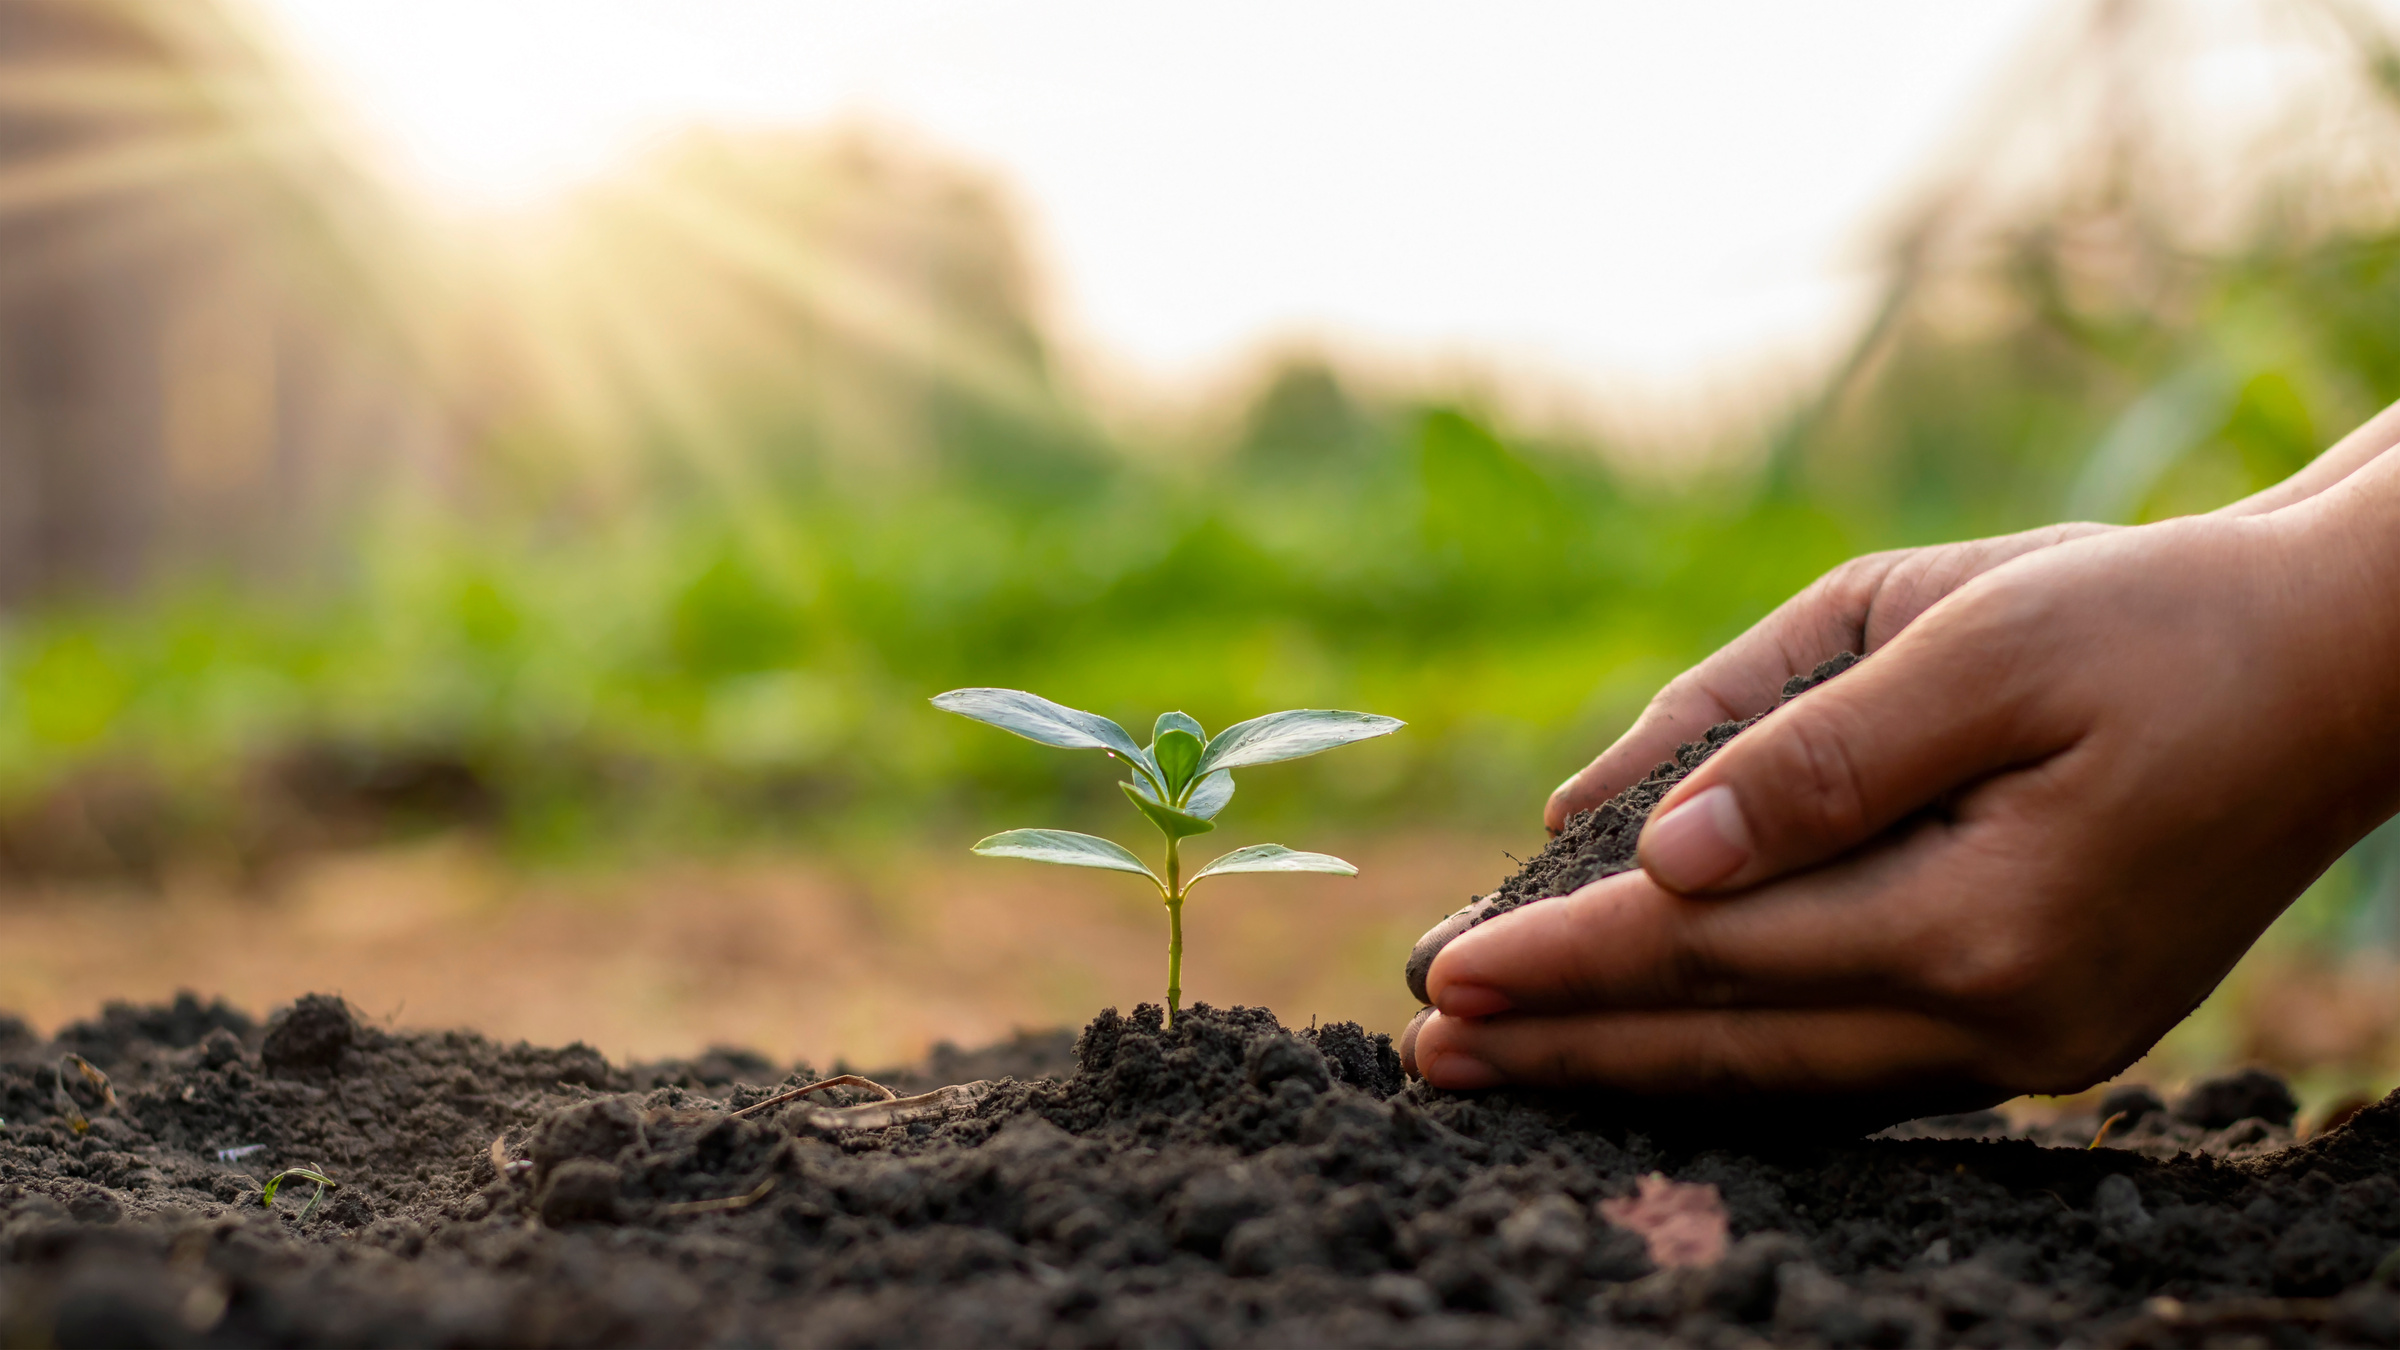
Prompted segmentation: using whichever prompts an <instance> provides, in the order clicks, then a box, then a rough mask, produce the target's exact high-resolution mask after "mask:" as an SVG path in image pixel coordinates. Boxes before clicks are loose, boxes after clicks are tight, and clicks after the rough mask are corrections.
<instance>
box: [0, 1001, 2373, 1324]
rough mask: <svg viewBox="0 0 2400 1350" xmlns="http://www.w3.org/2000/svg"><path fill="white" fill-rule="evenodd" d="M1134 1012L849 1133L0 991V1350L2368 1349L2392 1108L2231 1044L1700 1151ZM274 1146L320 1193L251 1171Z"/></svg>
mask: <svg viewBox="0 0 2400 1350" xmlns="http://www.w3.org/2000/svg"><path fill="white" fill-rule="evenodd" d="M1159 1022H1160V1019H1159V1016H1158V1012H1157V1010H1156V1009H1155V1008H1148V1007H1145V1008H1140V1009H1137V1010H1135V1012H1134V1013H1133V1014H1132V1015H1131V1016H1129V1017H1128V1016H1120V1015H1118V1014H1117V1013H1115V1012H1107V1013H1103V1014H1102V1015H1101V1016H1100V1017H1099V1018H1097V1019H1095V1020H1094V1021H1093V1022H1092V1023H1091V1024H1090V1025H1089V1026H1088V1027H1086V1028H1085V1029H1084V1031H1083V1033H1082V1035H1081V1037H1080V1039H1079V1040H1077V1041H1076V1042H1075V1043H1074V1045H1073V1053H1072V1056H1069V1055H1067V1054H1065V1053H1064V1052H1065V1050H1066V1048H1067V1047H1066V1045H1065V1042H1064V1039H1063V1038H1061V1037H1054V1038H1043V1037H1027V1038H1021V1039H1020V1040H1019V1041H1017V1042H1015V1043H1012V1044H1010V1045H1005V1046H1000V1047H995V1048H994V1049H993V1050H992V1051H990V1052H979V1053H967V1052H957V1051H951V1052H947V1053H946V1055H945V1056H943V1057H942V1062H941V1063H940V1064H939V1065H938V1066H927V1067H928V1068H933V1069H938V1071H937V1072H934V1073H933V1074H932V1075H931V1077H929V1078H918V1079H917V1080H915V1081H912V1082H906V1083H894V1084H892V1086H894V1087H896V1088H899V1089H900V1090H901V1091H903V1092H909V1091H919V1090H923V1089H925V1088H928V1087H938V1086H942V1085H944V1084H945V1083H951V1082H960V1081H968V1080H977V1079H980V1080H985V1081H986V1083H987V1086H986V1087H985V1088H983V1089H980V1090H979V1091H978V1092H976V1093H974V1094H966V1095H967V1096H969V1097H970V1098H971V1099H970V1100H966V1101H964V1102H963V1104H960V1105H958V1106H957V1107H956V1109H952V1110H949V1111H948V1112H947V1113H946V1114H937V1115H935V1116H933V1117H930V1118H926V1119H919V1120H916V1121H915V1122H913V1123H910V1124H905V1125H895V1126H890V1127H888V1128H880V1129H852V1128H848V1127H846V1126H845V1125H844V1124H843V1122H844V1121H846V1120H849V1119H855V1118H856V1117H854V1116H844V1115H842V1114H841V1113H840V1112H839V1111H830V1112H829V1111H828V1110H827V1108H833V1107H839V1106H840V1105H841V1104H842V1103H844V1102H845V1101H848V1102H864V1101H866V1100H868V1099H869V1098H870V1097H872V1095H873V1094H872V1093H870V1092H867V1091H864V1090H856V1089H848V1088H845V1089H835V1090H831V1091H828V1092H824V1093H820V1094H817V1096H816V1097H815V1098H813V1099H812V1100H813V1101H814V1102H815V1104H814V1105H811V1104H810V1103H809V1102H795V1103H791V1104H788V1105H784V1106H779V1107H775V1108H772V1109H769V1110H765V1111H759V1112H753V1113H751V1114H748V1115H739V1114H737V1113H738V1112H741V1111H742V1110H743V1109H744V1108H746V1107H748V1106H750V1105H752V1104H754V1103H759V1102H763V1101H765V1100H767V1099H768V1098H769V1097H771V1096H773V1095H775V1094H776V1093H778V1092H779V1091H781V1090H782V1089H784V1088H786V1087H789V1086H795V1085H797V1084H799V1083H801V1082H805V1081H812V1080H813V1079H814V1078H815V1077H816V1076H817V1071H816V1070H815V1069H812V1068H809V1067H806V1066H801V1067H798V1068H794V1069H793V1070H792V1071H791V1072H789V1073H779V1072H778V1067H779V1066H772V1065H769V1064H767V1063H766V1062H765V1061H763V1060H761V1059H759V1058H757V1057H756V1056H751V1055H745V1054H742V1053H740V1052H734V1051H723V1052H713V1053H712V1054H710V1055H708V1056H705V1057H703V1058H701V1059H698V1060H694V1061H688V1062H674V1063H663V1064H648V1065H638V1066H631V1067H627V1066H620V1065H612V1064H610V1063H608V1062H607V1061H606V1060H605V1059H603V1058H602V1057H601V1056H600V1055H599V1054H597V1053H595V1052H593V1051H591V1050H589V1049H587V1048H585V1047H582V1046H569V1047H566V1048H564V1049H541V1048H536V1047H532V1046H527V1045H523V1044H518V1045H499V1044H494V1043H492V1042H489V1041H486V1040H484V1039H482V1038H480V1037H477V1036H474V1035H472V1034H468V1033H463V1032H445V1033H408V1034H402V1033H395V1032H391V1031H387V1030H385V1029H383V1028H380V1027H378V1026H375V1025H373V1024H371V1023H367V1022H363V1021H361V1020H360V1019H359V1018H358V1017H356V1016H355V1014H354V1013H353V1012H352V1010H351V1009H349V1008H348V1007H346V1006H345V1005H343V1004H342V1003H341V1002H340V1001H339V1000H337V999H332V998H323V997H312V998H309V999H304V1000H302V1001H301V1002H300V1003H299V1004H298V1005H296V1006H295V1007H293V1008H290V1009H287V1010H285V1011H284V1012H282V1013H279V1014H278V1015H277V1016H276V1017H275V1018H274V1019H273V1020H271V1021H270V1022H268V1023H267V1024H265V1025H264V1026H261V1025H257V1024H255V1023H254V1022H253V1021H252V1020H251V1019H250V1018H248V1017H247V1016H245V1015H243V1014H242V1013H241V1012H240V1011H238V1010H235V1009H231V1008H227V1007H225V1006H223V1005H222V1004H204V1003H201V1002H200V1001H199V1000H196V999H185V1000H182V1001H180V1002H179V1003H178V1004H176V1005H174V1006H172V1007H166V1008H132V1007H125V1006H117V1007H112V1008H110V1009H109V1010H108V1011H107V1012H106V1013H105V1014H104V1015H103V1016H101V1017H100V1018H97V1019H95V1020H93V1021H91V1022H88V1023H83V1024H79V1025H76V1026H73V1027H69V1028H67V1029H66V1030H65V1031H64V1032H62V1033H61V1034H60V1035H59V1036H58V1037H56V1038H54V1039H52V1040H49V1041H46V1042H45V1041H41V1040H39V1039H38V1038H36V1037H34V1036H32V1035H31V1034H29V1033H28V1032H27V1031H26V1030H25V1029H24V1027H23V1026H22V1024H19V1023H10V1022H7V1021H4V1020H0V1116H4V1117H5V1118H6V1121H7V1124H6V1126H5V1128H4V1129H0V1343H5V1344H43V1345H60V1346H74V1345H143V1344H204V1345H217V1344H221V1345H254V1344H266V1343H276V1344H319V1343H322V1344H353V1343H404V1344H434V1343H442V1344H497V1343H507V1344H529V1345H542V1344H555V1345H607V1344H636V1345H667V1344H726V1343H744V1344H767V1343H772V1344H791V1345H802V1346H813V1345H925V1344H1005V1345H1053V1344H1055V1345H1078V1346H1080V1345H1121V1344H1145V1345H1147V1344H1176V1345H1235V1344H1278V1345H1281V1344H1299V1343H1316V1342H1325V1343H1336V1344H1344V1343H1361V1344H1403V1345H1408V1344H1426V1345H1436V1344H1438V1345H1467V1344H1472V1345H1502V1346H1506V1345H1518V1344H1541V1345H1550V1344H1558V1343H1565V1342H1576V1343H1581V1342H1583V1341H1586V1340H1589V1339H1593V1338H1598V1339H1602V1340H1615V1339H1642V1338H1649V1339H1652V1340H1659V1339H1673V1340H1678V1341H1685V1340H1688V1341H1693V1342H1701V1343H1720V1342H1731V1341H1746V1340H1752V1339H1756V1338H1772V1339H1774V1340H1777V1341H1782V1342H1793V1343H1821V1344H1833V1345H1899V1344H1910V1345H1915V1344H1963V1345H2000V1344H2009V1345H2017V1344H2055V1343H2059V1342H2062V1341H2075V1342H2096V1341H2114V1342H2118V1343H2126V1344H2185V1343H2190V1344H2203V1343H2212V1342H2216V1341H2232V1340H2242V1341H2245V1342H2246V1343H2247V1342H2265V1343H2273V1344H2295V1345H2296V1344H2308V1343H2313V1342H2320V1341H2322V1342H2337V1343H2376V1344H2393V1343H2400V1294H2395V1293H2394V1292H2393V1291H2392V1290H2391V1289H2390V1288H2389V1287H2387V1285H2386V1284H2385V1283H2383V1282H2382V1280H2380V1279H2379V1278H2378V1277H2377V1275H2376V1272H2377V1270H2378V1269H2379V1263H2380V1264H2381V1265H2389V1264H2392V1263H2389V1262H2386V1261H2385V1257H2386V1254H2387V1253H2389V1252H2390V1251H2391V1250H2392V1249H2393V1247H2394V1245H2395V1242H2396V1241H2400V1180H2395V1173H2396V1172H2400V1102H2394V1101H2388V1100H2387V1101H2386V1102H2384V1103H2382V1104H2380V1105H2377V1106H2374V1107H2370V1108H2368V1109H2366V1110H2365V1111H2363V1112H2360V1113H2359V1114H2358V1115H2357V1116H2355V1117H2353V1118H2352V1119H2351V1120H2350V1121H2349V1122H2348V1123H2346V1124H2345V1125H2343V1126H2341V1127H2340V1128H2337V1129H2335V1130H2333V1131H2330V1132H2329V1133H2327V1134H2325V1135H2324V1136H2322V1137H2320V1138H2317V1139H2313V1140H2310V1141H2308V1142H2306V1143H2302V1144H2297V1145H2294V1144H2292V1142H2291V1134H2290V1132H2289V1130H2288V1128H2287V1125H2288V1121H2289V1115H2290V1099H2289V1096H2288V1094H2286V1093H2284V1092H2283V1091H2282V1090H2281V1085H2280V1084H2279V1083H2276V1082H2274V1081H2273V1080H2272V1079H2267V1078H2264V1077H2263V1076H2254V1077H2250V1078H2243V1079H2238V1080H2228V1081H2227V1082H2224V1083H2220V1084H2216V1085H2212V1086H2209V1087H2206V1088H2204V1089H2202V1090H2201V1091H2198V1092H2195V1093H2194V1094H2191V1095H2190V1096H2189V1097H2188V1098H2187V1099H2185V1100H2184V1101H2182V1102H2179V1103H2174V1104H2169V1103H2166V1102H2162V1101H2159V1100H2157V1099H2156V1098H2154V1097H2148V1098H2143V1099H2141V1100H2135V1099H2134V1097H2132V1096H2130V1095H2128V1096H2127V1097H2126V1098H2125V1100H2124V1101H2122V1102H2117V1103H2115V1105H2114V1106H2113V1108H2112V1109H2113V1110H2116V1111H2121V1112H2124V1113H2126V1114H2125V1115H2124V1116H2123V1117H2121V1118H2120V1119H2119V1120H2118V1121H2117V1123H2116V1125H2115V1127H2114V1128H2113V1129H2112V1131H2111V1133H2110V1135H2109V1138H2108V1144H2107V1146H2106V1147H2102V1148H2099V1149H2096V1150H2095V1149H2089V1148H2086V1147H2084V1146H2083V1145H2084V1144H2085V1143H2086V1142H2088V1139H2089V1135H2090V1132H2091V1130H2092V1129H2093V1128H2094V1127H2095V1126H2096V1122H2095V1121H2088V1120H2087V1121H2074V1122H2065V1123H2062V1124H2061V1125H2059V1126H2057V1127H2055V1128H2054V1129H2053V1130H2052V1131H2051V1133H2050V1134H2049V1135H2046V1136H2044V1137H2041V1138H2022V1137H2020V1138H1983V1139H1977V1138H1969V1137H1964V1136H1971V1135H1976V1134H1986V1133H1993V1132H2003V1131H2005V1129H2006V1124H2005V1122H2003V1121H2001V1120H2000V1119H1999V1118H1998V1117H1996V1116H1991V1115H1988V1114H1987V1115H1982V1116H1974V1117H1961V1118H1957V1119H1952V1120H1946V1121H1934V1122H1919V1123H1917V1124H1916V1125H1913V1126H1911V1127H1907V1128H1906V1129H1904V1130H1902V1131H1897V1132H1895V1134H1896V1135H1906V1136H1909V1137H1887V1138H1880V1139H1875V1140H1865V1141H1858V1142H1853V1143H1848V1144H1842V1145H1837V1146H1819V1145H1803V1144H1797V1143H1793V1142H1790V1141H1788V1140H1778V1139H1777V1138H1775V1137H1774V1135H1773V1134H1772V1127H1771V1126H1755V1125H1754V1128H1758V1129H1762V1130H1765V1131H1767V1132H1766V1133H1763V1134H1759V1135H1756V1136H1754V1137H1751V1138H1749V1139H1748V1140H1747V1141H1745V1142H1740V1143H1736V1144H1732V1145H1728V1144H1726V1143H1724V1142H1723V1140H1722V1139H1720V1140H1719V1141H1718V1142H1717V1143H1716V1144H1714V1145H1711V1146H1708V1147H1701V1146H1698V1145H1696V1144H1694V1143H1692V1142H1690V1141H1688V1140H1679V1139H1678V1138H1677V1137H1672V1136H1660V1135H1655V1134H1645V1133H1644V1132H1643V1131H1642V1130H1641V1129H1640V1128H1638V1127H1637V1122H1634V1121H1632V1120H1629V1119H1628V1118H1626V1117H1624V1116H1622V1115H1618V1114H1615V1112H1614V1109H1613V1108H1607V1107H1603V1106H1600V1105H1597V1104H1595V1103H1592V1102H1588V1101H1582V1102H1579V1101H1575V1100H1570V1099H1564V1098H1545V1097H1537V1096H1530V1095H1523V1094H1513V1093H1493V1094H1484V1095H1480V1096H1472V1097H1470V1096H1465V1095H1458V1094H1445V1093H1439V1092H1435V1091H1432V1090H1429V1089H1427V1088H1425V1087H1423V1086H1422V1085H1415V1086H1404V1084H1403V1082H1402V1080H1401V1077H1400V1074H1399V1071H1398V1066H1397V1064H1396V1062H1395V1057H1394V1055H1393V1053H1392V1050H1391V1046H1390V1044H1389V1042H1388V1041H1387V1040H1386V1039H1385V1038H1383V1037H1380V1036H1372V1035H1368V1034H1366V1033H1363V1032H1361V1031H1360V1030H1359V1029H1358V1028H1357V1027H1355V1026H1352V1025H1348V1024H1340V1025H1333V1026H1326V1027H1317V1028H1310V1029H1306V1030H1295V1029H1287V1028H1285V1027H1283V1026H1281V1025H1279V1024H1278V1023H1277V1021H1276V1020H1275V1018H1273V1017H1272V1016H1271V1015H1269V1014H1268V1013H1266V1012H1264V1011H1261V1010H1256V1009H1232V1010H1225V1011H1218V1010H1213V1009H1209V1008H1207V1007H1204V1006H1203V1007H1195V1008H1193V1009H1190V1010H1188V1011H1187V1012H1186V1014H1185V1015H1184V1016H1182V1017H1180V1018H1178V1019H1177V1023H1176V1025H1175V1027H1174V1028H1173V1029H1172V1030H1171V1031H1170V1030H1164V1029H1162V1028H1161V1027H1160V1024H1159ZM70 1054H72V1055H74V1056H78V1057H79V1059H80V1062H78V1060H76V1059H68V1058H66V1056H68V1055H70ZM83 1064H89V1065H90V1066H91V1067H92V1069H93V1070H95V1071H96V1072H95V1073H92V1074H87V1073H85V1072H84V1071H83V1067H82V1066H83ZM1053 1072H1055V1073H1057V1074H1058V1075H1059V1076H1056V1077H1045V1076H1040V1075H1044V1074H1049V1073H1053ZM1010 1073H1014V1074H1020V1075H1024V1076H1022V1077H1005V1076H1003V1075H1005V1074H1010ZM99 1075H105V1076H106V1078H107V1080H108V1081H107V1082H106V1084H105V1086H103V1085H102V1084H101V1082H100V1081H99ZM2262 1112H2263V1113H2264V1114H2263V1115H2262V1114H2255V1113H2262ZM2229 1113H2252V1114H2243V1115H2241V1116H2240V1118H2239V1119H2231V1120H2228V1119H2226V1117H2227V1116H2228V1115H2229ZM78 1122H80V1128H78ZM2046 1144H2055V1145H2060V1146H2045V1145H2046ZM303 1165H309V1166H316V1167H321V1168H322V1169H323V1170H324V1171H325V1172H326V1173H327V1174H328V1175H330V1176H332V1177H333V1178H335V1180H337V1181H338V1182H339V1183H340V1185H339V1187H338V1189H335V1190H330V1191H327V1192H326V1193H325V1194H324V1195H323V1196H322V1198H320V1199H318V1200H317V1201H316V1202H315V1203H314V1205H313V1206H311V1205H310V1196H311V1195H312V1194H313V1186H312V1185H311V1184H310V1183H307V1182H304V1181H297V1180H295V1181H289V1182H286V1183H285V1185H284V1188H283V1190H282V1191H281V1193H280V1194H279V1195H278V1196H277V1198H276V1203H275V1205H274V1207H273V1208H272V1209H271V1210H270V1209H268V1208H265V1207H263V1206H262V1205H261V1204H260V1203H259V1201H260V1188H261V1186H260V1184H261V1182H262V1181H263V1180H264V1179H266V1178H267V1177H269V1176H272V1175H274V1174H275V1173H277V1172H280V1171H282V1170H283V1169H285V1168H288V1167H293V1166H303ZM1678 1262H1689V1263H1691V1264H1677V1263H1678ZM1662 1263H1663V1264H1662Z"/></svg>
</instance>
